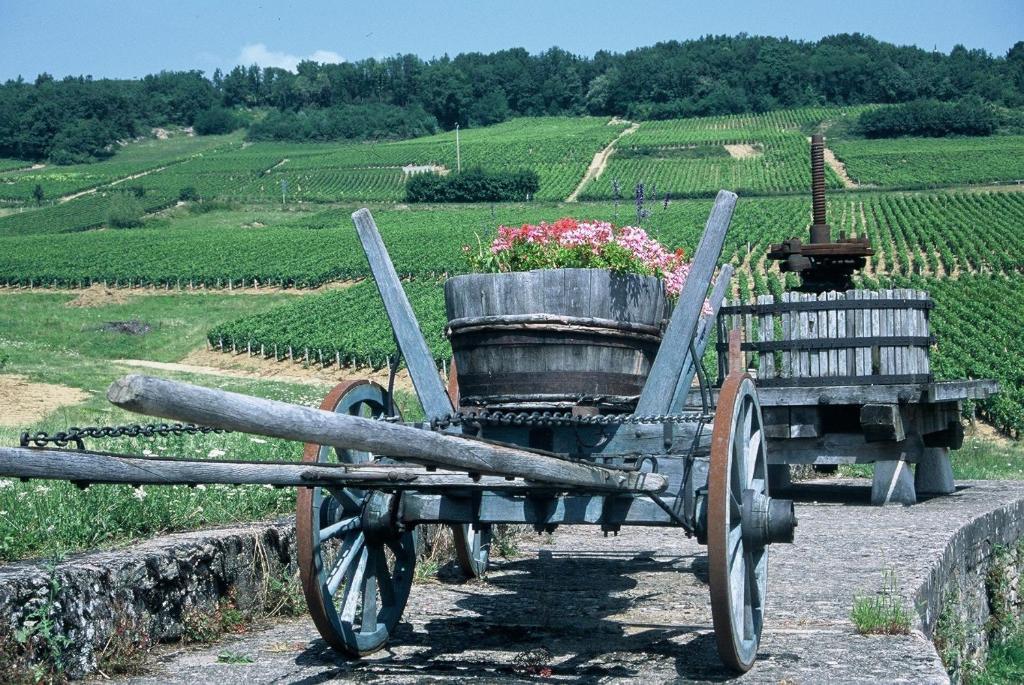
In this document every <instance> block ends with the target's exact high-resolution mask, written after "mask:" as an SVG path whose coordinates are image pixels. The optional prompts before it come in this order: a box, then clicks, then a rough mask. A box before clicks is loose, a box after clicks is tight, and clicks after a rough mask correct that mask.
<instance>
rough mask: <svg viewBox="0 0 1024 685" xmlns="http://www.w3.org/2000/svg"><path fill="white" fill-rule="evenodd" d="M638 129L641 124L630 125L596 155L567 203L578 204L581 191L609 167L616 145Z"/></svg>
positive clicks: (567, 199)
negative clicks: (577, 200) (609, 160)
mask: <svg viewBox="0 0 1024 685" xmlns="http://www.w3.org/2000/svg"><path fill="white" fill-rule="evenodd" d="M638 128H640V124H637V123H632V124H630V125H629V128H627V129H625V130H624V131H622V133H620V134H619V135H617V136H615V140H613V141H612V142H610V143H608V147H606V148H605V149H603V150H601V151H600V152H598V153H597V154H596V155H594V159H593V160H592V161H591V162H590V166H589V167H587V173H585V174H584V175H583V180H582V181H580V183H579V185H578V186H576V189H575V190H573V191H572V193H571V194H570V195H569V197H567V198H565V201H566V202H576V198H577V196H579V194H580V191H582V190H583V188H584V187H585V186H586V185H587V184H588V183H590V181H591V180H593V179H595V178H597V177H598V176H600V175H601V174H602V173H604V170H605V167H607V166H608V158H609V157H611V156H612V153H613V152H615V144H616V143H618V142H619V140H621V139H622V137H623V136H625V135H627V134H630V133H633V132H634V131H636V130H637V129H638Z"/></svg>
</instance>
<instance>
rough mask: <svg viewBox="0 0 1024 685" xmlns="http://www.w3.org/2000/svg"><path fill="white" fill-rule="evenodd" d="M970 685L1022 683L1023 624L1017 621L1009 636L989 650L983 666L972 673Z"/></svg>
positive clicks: (1023, 668) (1023, 664) (1023, 663)
mask: <svg viewBox="0 0 1024 685" xmlns="http://www.w3.org/2000/svg"><path fill="white" fill-rule="evenodd" d="M970 683H971V685H1010V684H1011V683H1024V624H1020V623H1018V625H1017V626H1016V629H1015V630H1014V631H1013V633H1011V634H1010V636H1009V637H1008V638H1007V639H1006V640H1004V641H1002V642H999V643H997V644H994V645H992V648H991V649H990V650H989V653H988V659H986V661H985V668H983V669H982V670H981V671H979V672H977V673H974V674H972V676H971V678H970Z"/></svg>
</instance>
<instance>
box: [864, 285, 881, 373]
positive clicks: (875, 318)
mask: <svg viewBox="0 0 1024 685" xmlns="http://www.w3.org/2000/svg"><path fill="white" fill-rule="evenodd" d="M864 294H865V295H866V296H867V298H868V299H869V300H877V299H878V297H879V296H878V293H877V292H875V291H872V290H868V291H866V292H865V293H864ZM868 317H869V319H870V322H871V335H872V336H879V335H881V334H882V324H881V321H880V320H879V311H878V310H877V309H869V310H868ZM881 369H882V349H881V347H880V346H878V345H874V346H872V347H871V373H870V374H869V375H875V374H878V373H882V370H881Z"/></svg>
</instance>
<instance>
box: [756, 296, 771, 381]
mask: <svg viewBox="0 0 1024 685" xmlns="http://www.w3.org/2000/svg"><path fill="white" fill-rule="evenodd" d="M774 301H775V298H774V297H772V296H771V295H760V296H758V298H757V302H758V304H762V305H765V304H772V303H773V302H774ZM758 318H759V319H760V321H759V333H760V338H761V342H771V341H773V340H775V317H773V316H772V315H771V314H761V315H760V317H758ZM757 377H758V378H759V379H761V378H775V353H774V352H762V353H761V364H760V366H759V367H758V370H757Z"/></svg>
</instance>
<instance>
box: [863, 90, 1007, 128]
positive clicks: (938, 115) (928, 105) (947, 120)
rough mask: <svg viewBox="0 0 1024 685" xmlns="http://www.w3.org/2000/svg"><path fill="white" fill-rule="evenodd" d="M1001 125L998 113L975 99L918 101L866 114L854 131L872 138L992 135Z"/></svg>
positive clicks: (864, 113) (874, 110)
mask: <svg viewBox="0 0 1024 685" xmlns="http://www.w3.org/2000/svg"><path fill="white" fill-rule="evenodd" d="M998 125H999V117H998V115H997V114H996V110H995V108H994V107H992V106H991V105H990V104H988V103H986V102H985V101H983V100H982V99H981V98H979V97H977V96H975V97H971V98H964V99H963V100H958V101H956V102H939V101H938V100H914V101H913V102H907V103H904V104H902V105H890V106H888V107H879V108H876V109H870V110H867V111H866V112H863V113H862V114H861V115H860V117H858V119H857V124H856V126H855V127H854V129H855V130H856V131H857V132H858V133H860V134H861V135H863V136H866V137H868V138H897V137H900V136H925V137H932V138H940V137H942V136H950V135H964V136H988V135H992V134H993V133H995V130H996V127H997V126H998Z"/></svg>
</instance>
